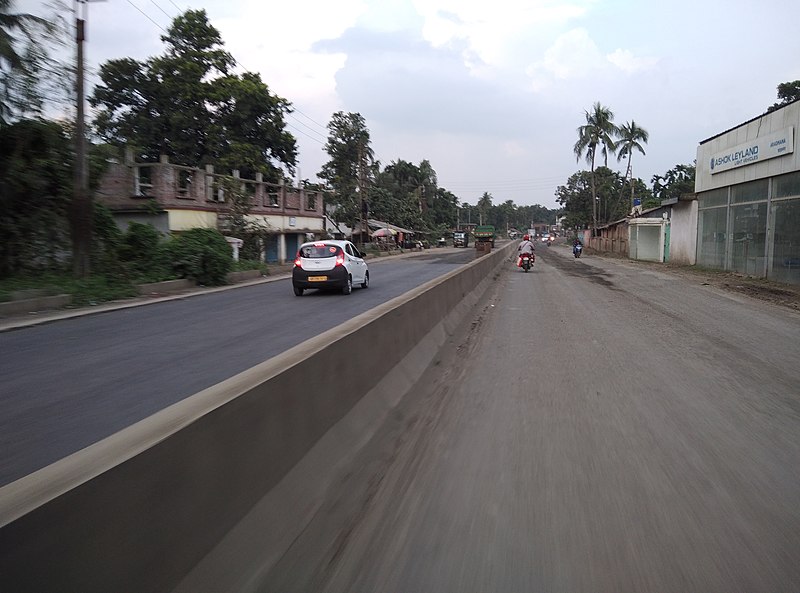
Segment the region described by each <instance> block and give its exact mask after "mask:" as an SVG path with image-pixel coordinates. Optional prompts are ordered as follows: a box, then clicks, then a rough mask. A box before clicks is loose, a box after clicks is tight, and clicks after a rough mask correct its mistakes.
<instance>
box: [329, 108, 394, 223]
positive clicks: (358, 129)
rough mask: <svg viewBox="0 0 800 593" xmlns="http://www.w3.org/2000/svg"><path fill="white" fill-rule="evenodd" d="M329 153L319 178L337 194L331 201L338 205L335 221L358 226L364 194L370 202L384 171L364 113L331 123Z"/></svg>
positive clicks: (339, 113) (339, 116)
mask: <svg viewBox="0 0 800 593" xmlns="http://www.w3.org/2000/svg"><path fill="white" fill-rule="evenodd" d="M325 152H327V153H328V156H329V157H330V158H329V160H328V162H327V163H325V164H324V165H322V169H321V170H320V172H319V173H318V174H317V176H318V177H319V178H320V179H323V180H325V181H326V182H327V186H328V188H329V189H330V190H332V192H333V193H332V194H330V195H329V196H328V199H327V202H328V203H329V204H332V205H333V206H334V212H333V219H334V220H335V221H336V222H344V223H346V224H349V225H350V226H351V227H355V223H356V221H358V219H359V217H360V216H361V200H362V195H363V196H366V198H364V199H369V195H370V189H371V188H372V187H373V185H374V182H375V176H376V175H377V173H378V171H379V170H380V164H379V163H378V162H377V161H375V155H374V153H373V151H372V147H371V146H370V135H369V129H367V124H366V121H365V120H364V117H363V116H362V115H361V114H360V113H344V112H343V111H337V112H336V113H334V114H333V116H332V117H331V121H330V122H328V141H327V142H326V143H325ZM370 208H371V206H370Z"/></svg>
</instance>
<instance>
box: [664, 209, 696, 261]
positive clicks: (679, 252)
mask: <svg viewBox="0 0 800 593" xmlns="http://www.w3.org/2000/svg"><path fill="white" fill-rule="evenodd" d="M670 222H671V229H670V239H669V261H670V262H671V263H675V264H683V265H689V266H693V265H694V264H695V263H696V262H697V200H692V201H688V202H678V203H677V204H675V205H674V206H672V213H671V215H670Z"/></svg>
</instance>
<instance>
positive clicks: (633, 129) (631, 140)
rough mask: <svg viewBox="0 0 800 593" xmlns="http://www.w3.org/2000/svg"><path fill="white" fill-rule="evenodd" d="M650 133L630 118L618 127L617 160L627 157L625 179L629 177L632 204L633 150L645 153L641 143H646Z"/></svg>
mask: <svg viewBox="0 0 800 593" xmlns="http://www.w3.org/2000/svg"><path fill="white" fill-rule="evenodd" d="M649 138H650V134H648V133H647V130H645V129H644V128H640V127H639V126H637V125H636V122H635V121H633V120H631V121H630V122H628V123H625V124H622V125H621V126H620V127H619V142H618V146H619V154H618V155H617V160H618V161H619V160H622V159H623V158H625V157H628V168H627V170H626V171H625V179H630V186H631V205H633V165H632V161H633V151H634V150H638V151H639V152H641V153H642V154H643V155H644V154H645V152H644V148H642V144H647V141H648V139H649Z"/></svg>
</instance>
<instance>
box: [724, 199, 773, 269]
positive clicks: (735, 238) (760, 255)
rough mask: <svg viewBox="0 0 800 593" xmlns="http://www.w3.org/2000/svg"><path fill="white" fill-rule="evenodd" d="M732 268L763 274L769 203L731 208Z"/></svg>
mask: <svg viewBox="0 0 800 593" xmlns="http://www.w3.org/2000/svg"><path fill="white" fill-rule="evenodd" d="M731 217H732V219H733V222H732V228H731V233H732V235H731V269H732V270H734V271H736V272H739V273H742V274H749V275H751V276H762V275H763V274H764V271H765V268H764V264H765V257H766V245H767V203H766V202H762V203H760V204H747V205H744V206H735V207H732V208H731Z"/></svg>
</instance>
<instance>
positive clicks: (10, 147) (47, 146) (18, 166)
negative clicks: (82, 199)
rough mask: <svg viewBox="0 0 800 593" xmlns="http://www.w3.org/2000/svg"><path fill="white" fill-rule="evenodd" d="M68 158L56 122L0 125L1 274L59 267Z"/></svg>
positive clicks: (65, 245) (65, 240)
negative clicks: (0, 126)
mask: <svg viewBox="0 0 800 593" xmlns="http://www.w3.org/2000/svg"><path fill="white" fill-rule="evenodd" d="M72 158H73V157H72V150H71V146H70V141H69V138H68V137H67V135H66V133H65V132H64V130H63V128H61V127H60V126H59V125H58V124H56V123H53V122H45V121H40V120H23V121H20V122H18V123H15V124H13V125H11V126H7V127H3V128H0V211H2V212H3V216H2V217H0V236H2V237H3V240H2V242H0V277H7V276H9V275H12V274H20V273H24V272H30V271H41V270H44V269H52V268H54V267H58V266H59V265H60V263H61V261H62V259H63V254H64V253H65V251H67V250H68V249H69V226H68V223H67V208H68V206H69V203H70V200H71V196H72V178H73V177H72Z"/></svg>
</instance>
